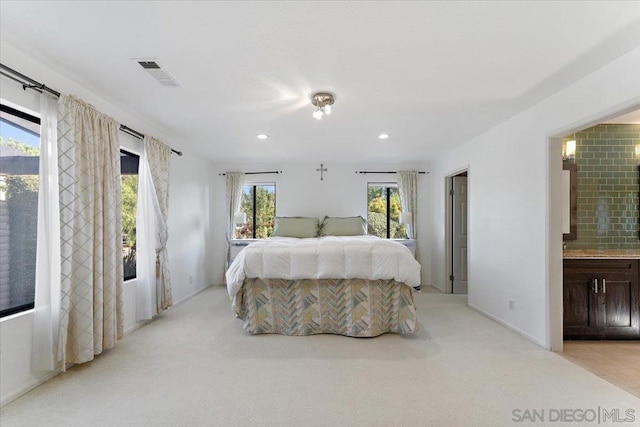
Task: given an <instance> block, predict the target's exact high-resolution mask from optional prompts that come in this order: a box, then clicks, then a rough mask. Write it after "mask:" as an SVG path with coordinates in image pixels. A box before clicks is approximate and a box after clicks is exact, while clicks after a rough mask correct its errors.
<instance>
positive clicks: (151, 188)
mask: <svg viewBox="0 0 640 427" xmlns="http://www.w3.org/2000/svg"><path fill="white" fill-rule="evenodd" d="M170 155H171V148H170V147H169V146H167V145H165V144H163V143H162V142H160V141H158V140H157V139H154V138H150V137H145V139H144V147H143V149H142V154H141V156H140V166H139V168H138V211H137V214H136V246H137V272H136V276H137V278H136V281H137V284H136V297H137V298H136V302H137V308H136V313H137V318H138V320H144V319H151V318H152V317H153V316H154V315H156V314H157V313H159V312H161V311H163V310H166V309H167V308H169V307H171V306H172V305H173V298H172V292H171V276H170V273H169V260H168V255H167V239H168V237H169V233H168V229H167V219H168V212H169V210H168V208H169V199H168V197H169V157H170Z"/></svg>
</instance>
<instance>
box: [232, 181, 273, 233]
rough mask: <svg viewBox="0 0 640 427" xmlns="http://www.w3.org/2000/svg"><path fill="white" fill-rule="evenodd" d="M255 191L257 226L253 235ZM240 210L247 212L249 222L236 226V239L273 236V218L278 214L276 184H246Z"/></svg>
mask: <svg viewBox="0 0 640 427" xmlns="http://www.w3.org/2000/svg"><path fill="white" fill-rule="evenodd" d="M254 191H255V199H256V203H255V212H256V227H255V236H254V235H253V211H254V206H253V197H254ZM240 212H244V213H245V214H247V223H246V224H243V225H242V226H241V227H239V228H236V232H235V238H236V239H252V238H256V239H265V238H267V237H271V233H272V232H273V219H274V217H275V216H276V186H275V184H266V185H254V184H249V185H245V186H244V189H243V191H242V200H241V202H240Z"/></svg>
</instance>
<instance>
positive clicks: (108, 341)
mask: <svg viewBox="0 0 640 427" xmlns="http://www.w3.org/2000/svg"><path fill="white" fill-rule="evenodd" d="M59 108H60V110H59V114H58V167H59V172H58V173H59V189H60V224H61V228H60V240H61V257H62V265H61V276H62V281H61V310H60V311H61V315H60V336H59V345H58V352H59V358H60V360H62V362H63V363H62V368H63V369H64V368H65V366H66V364H67V363H69V362H72V363H83V362H88V361H90V360H92V359H93V357H94V355H97V354H100V353H102V351H103V350H105V349H109V348H112V347H114V346H115V343H116V340H118V339H120V338H121V337H122V332H123V310H122V309H123V286H122V281H123V278H122V201H121V195H120V144H119V142H118V129H119V124H118V123H117V122H116V121H115V120H113V119H111V118H110V117H107V116H105V115H103V114H101V113H99V112H98V111H96V109H95V108H94V107H93V106H91V105H89V104H86V103H84V102H83V101H81V100H79V99H77V98H75V97H73V96H65V97H63V99H61V100H60V102H59Z"/></svg>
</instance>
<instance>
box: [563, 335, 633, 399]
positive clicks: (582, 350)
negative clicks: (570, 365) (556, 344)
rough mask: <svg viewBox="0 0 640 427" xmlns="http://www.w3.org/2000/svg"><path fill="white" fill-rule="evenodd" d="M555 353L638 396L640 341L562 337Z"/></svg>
mask: <svg viewBox="0 0 640 427" xmlns="http://www.w3.org/2000/svg"><path fill="white" fill-rule="evenodd" d="M559 354H561V355H562V356H564V357H565V358H566V359H568V360H570V361H572V362H574V363H575V364H577V365H580V366H582V367H583V368H585V369H586V370H588V371H590V372H592V373H594V374H595V375H597V376H599V377H601V378H603V379H605V380H607V381H609V382H610V383H612V384H615V385H616V386H618V387H620V388H622V389H623V390H626V391H628V392H629V393H631V394H633V395H635V396H638V397H640V341H626V340H620V341H565V342H564V352H563V353H559Z"/></svg>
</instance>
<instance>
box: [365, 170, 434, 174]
mask: <svg viewBox="0 0 640 427" xmlns="http://www.w3.org/2000/svg"><path fill="white" fill-rule="evenodd" d="M356 173H361V174H363V175H366V174H368V173H398V172H394V171H356ZM418 173H419V174H420V175H424V174H428V173H429V172H418Z"/></svg>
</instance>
